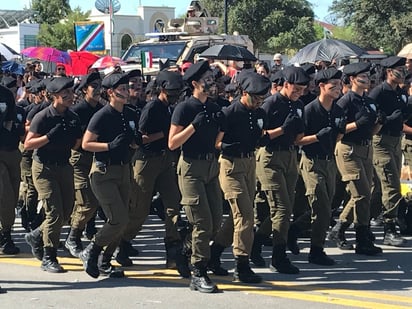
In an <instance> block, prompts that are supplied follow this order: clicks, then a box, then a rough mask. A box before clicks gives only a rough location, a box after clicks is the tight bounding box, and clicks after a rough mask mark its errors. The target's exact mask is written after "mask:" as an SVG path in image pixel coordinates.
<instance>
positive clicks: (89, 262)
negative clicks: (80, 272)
mask: <svg viewBox="0 0 412 309" xmlns="http://www.w3.org/2000/svg"><path fill="white" fill-rule="evenodd" d="M102 249H103V248H102V247H100V246H98V245H96V243H95V242H94V241H92V242H90V244H89V245H88V246H87V247H86V249H84V250H83V251H82V252H80V254H79V258H80V259H81V260H82V262H83V268H84V270H85V271H86V273H88V274H89V276H91V277H93V278H97V277H99V274H100V271H99V267H98V266H97V263H98V259H99V255H100V252H101V251H102Z"/></svg>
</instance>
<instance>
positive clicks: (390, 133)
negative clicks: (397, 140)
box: [377, 131, 401, 137]
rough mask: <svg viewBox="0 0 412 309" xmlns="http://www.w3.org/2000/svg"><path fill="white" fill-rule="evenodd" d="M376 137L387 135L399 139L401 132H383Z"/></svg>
mask: <svg viewBox="0 0 412 309" xmlns="http://www.w3.org/2000/svg"><path fill="white" fill-rule="evenodd" d="M377 135H389V136H392V137H400V136H401V132H400V131H385V132H379V133H378V134H377Z"/></svg>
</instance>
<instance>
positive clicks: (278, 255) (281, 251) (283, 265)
mask: <svg viewBox="0 0 412 309" xmlns="http://www.w3.org/2000/svg"><path fill="white" fill-rule="evenodd" d="M270 269H271V270H272V271H277V272H279V273H281V274H298V273H299V268H297V267H296V266H294V265H292V263H291V262H290V260H289V259H288V257H287V256H286V245H283V244H282V245H274V246H273V251H272V263H271V264H270Z"/></svg>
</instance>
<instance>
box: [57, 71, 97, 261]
mask: <svg viewBox="0 0 412 309" xmlns="http://www.w3.org/2000/svg"><path fill="white" fill-rule="evenodd" d="M101 83H102V81H101V78H100V74H99V73H96V72H95V73H90V74H88V75H86V76H83V78H82V81H81V83H80V84H79V87H78V89H79V90H80V91H82V92H83V94H84V97H83V98H82V99H81V100H80V102H79V103H77V104H75V105H73V106H72V107H71V110H72V111H73V112H75V113H76V114H77V115H78V116H79V118H80V125H81V128H82V133H84V132H85V131H86V128H87V125H88V124H89V121H90V119H91V118H92V116H93V115H94V114H95V113H96V112H97V111H98V110H100V108H102V106H103V105H102V104H100V103H99V99H100V86H101ZM92 162H93V153H92V152H89V151H85V150H83V149H82V148H81V147H80V148H79V149H73V150H72V153H71V157H70V164H71V165H72V166H73V171H74V189H75V203H74V208H73V212H72V214H71V221H70V232H69V235H68V236H67V240H66V242H65V247H66V248H67V249H68V250H69V252H70V254H71V255H72V256H74V257H78V256H79V254H80V252H81V251H82V250H83V247H82V242H81V240H80V237H81V234H82V231H83V230H84V228H85V226H86V224H87V222H88V221H89V220H90V219H92V218H93V217H94V214H95V212H96V210H97V207H98V201H97V199H96V197H95V196H94V194H93V191H92V189H91V187H90V181H89V173H90V168H91V166H92Z"/></svg>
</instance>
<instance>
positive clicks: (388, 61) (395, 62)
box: [381, 56, 406, 69]
mask: <svg viewBox="0 0 412 309" xmlns="http://www.w3.org/2000/svg"><path fill="white" fill-rule="evenodd" d="M405 63H406V58H404V57H398V56H392V57H388V58H385V59H383V60H381V66H382V67H384V68H387V69H389V68H396V67H401V66H404V65H405Z"/></svg>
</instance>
